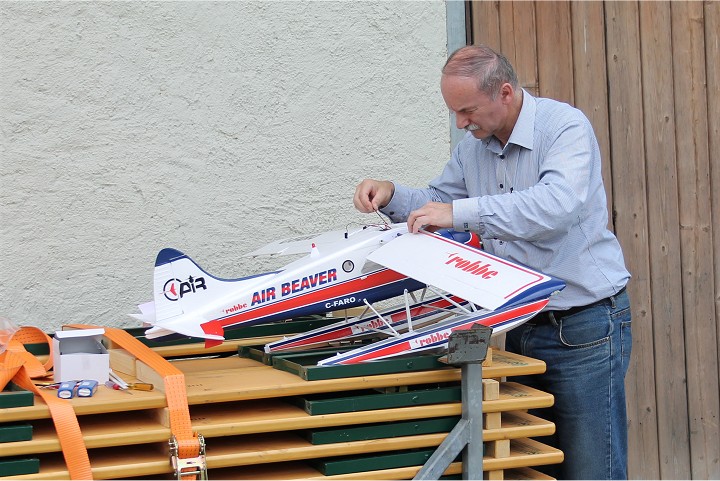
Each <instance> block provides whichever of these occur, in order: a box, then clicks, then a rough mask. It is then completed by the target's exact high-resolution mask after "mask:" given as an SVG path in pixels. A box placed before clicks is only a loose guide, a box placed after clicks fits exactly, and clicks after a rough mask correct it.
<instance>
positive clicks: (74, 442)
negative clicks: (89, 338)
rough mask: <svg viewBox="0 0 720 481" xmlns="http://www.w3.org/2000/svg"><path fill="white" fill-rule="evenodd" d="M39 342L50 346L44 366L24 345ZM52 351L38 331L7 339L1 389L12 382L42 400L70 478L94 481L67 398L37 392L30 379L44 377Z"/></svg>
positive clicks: (0, 366) (0, 364)
mask: <svg viewBox="0 0 720 481" xmlns="http://www.w3.org/2000/svg"><path fill="white" fill-rule="evenodd" d="M39 342H47V343H48V346H49V347H50V356H49V359H48V361H47V362H46V363H45V364H44V365H43V364H41V363H40V361H39V360H38V359H37V358H36V357H35V356H33V355H32V354H30V353H29V352H28V351H27V350H26V349H25V346H24V345H25V344H35V343H39ZM52 349H53V347H52V343H51V341H50V338H49V337H48V335H47V334H45V333H44V332H42V331H41V330H40V329H38V328H36V327H21V328H20V329H19V330H18V331H17V332H15V334H14V335H13V336H12V337H11V338H10V341H9V342H8V345H7V350H6V351H5V352H3V353H2V354H0V390H1V389H4V388H5V386H6V385H7V383H8V382H10V381H12V382H14V383H15V384H17V385H18V386H20V387H21V388H23V389H26V390H28V391H32V392H34V393H35V394H36V395H38V396H40V397H42V398H43V400H44V401H45V404H47V407H48V409H49V410H50V416H51V417H52V420H53V424H55V431H56V432H57V436H58V439H59V441H60V446H61V448H62V453H63V457H64V458H65V464H66V465H67V468H68V472H69V474H70V478H71V479H93V478H92V470H91V468H90V459H89V457H88V453H87V448H86V447H85V441H84V440H83V437H82V433H81V432H80V425H79V424H78V420H77V416H75V411H73V407H72V404H71V403H70V402H69V401H68V400H67V399H60V398H58V397H57V393H56V392H55V391H49V390H43V389H38V388H37V386H35V384H33V382H32V378H36V377H45V376H47V373H48V370H49V369H50V368H51V367H52V364H53V352H52Z"/></svg>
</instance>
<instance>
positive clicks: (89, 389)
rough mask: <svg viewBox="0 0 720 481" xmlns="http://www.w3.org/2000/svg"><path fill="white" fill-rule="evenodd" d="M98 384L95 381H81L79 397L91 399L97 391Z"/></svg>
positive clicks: (78, 387)
mask: <svg viewBox="0 0 720 481" xmlns="http://www.w3.org/2000/svg"><path fill="white" fill-rule="evenodd" d="M97 387H98V382H97V381H93V380H85V381H81V382H80V384H78V386H77V395H78V397H91V396H92V395H93V394H95V391H97Z"/></svg>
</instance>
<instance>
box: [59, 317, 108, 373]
mask: <svg viewBox="0 0 720 481" xmlns="http://www.w3.org/2000/svg"><path fill="white" fill-rule="evenodd" d="M103 334H105V329H78V330H74V331H56V332H55V337H54V339H53V365H54V371H53V372H54V374H53V377H54V379H55V382H62V381H80V380H86V379H87V380H90V379H94V380H95V381H97V382H98V383H100V384H103V383H104V382H105V381H107V380H108V379H110V356H109V354H108V352H107V350H106V349H105V346H103V345H102V342H100V341H101V339H102V336H103Z"/></svg>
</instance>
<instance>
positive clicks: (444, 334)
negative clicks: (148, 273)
mask: <svg viewBox="0 0 720 481" xmlns="http://www.w3.org/2000/svg"><path fill="white" fill-rule="evenodd" d="M290 254H296V255H297V254H306V255H305V256H304V257H302V258H300V259H297V260H295V261H294V262H291V263H290V264H288V265H286V266H285V267H284V268H282V269H280V270H277V271H274V272H267V273H263V274H258V275H254V276H250V277H245V278H241V279H219V278H217V277H214V276H212V275H210V274H208V273H207V272H205V271H204V270H203V269H201V268H200V267H199V266H198V265H197V264H196V263H195V262H194V261H192V260H191V259H190V258H189V257H188V256H186V255H185V254H183V253H182V252H180V251H177V250H175V249H163V250H161V251H160V253H159V254H158V256H157V259H156V262H155V270H154V301H151V302H148V303H145V304H142V305H140V306H138V307H139V309H140V311H141V314H136V315H134V317H136V318H138V319H140V320H142V321H144V322H145V323H147V324H150V325H151V326H152V327H150V328H149V329H148V330H147V331H146V333H145V334H146V337H147V338H148V339H154V340H164V339H171V338H176V337H184V336H189V337H196V338H202V339H205V344H206V347H211V346H213V345H217V344H219V343H221V342H222V341H223V340H224V339H225V337H224V333H225V331H226V330H228V329H234V328H239V327H245V326H249V325H254V324H261V323H270V322H275V321H280V320H286V319H290V318H294V317H298V316H305V315H310V314H322V313H326V312H329V311H335V310H339V309H343V308H349V307H357V306H365V310H364V312H363V313H362V314H361V315H359V316H357V317H353V318H346V319H344V320H342V321H340V322H338V323H335V324H331V325H329V326H325V327H322V328H319V329H315V330H312V331H309V332H306V333H302V334H298V335H295V336H292V337H288V338H284V339H281V340H279V341H276V342H272V343H269V344H267V345H266V346H265V350H266V351H268V352H276V351H282V350H297V349H308V348H312V347H316V346H319V345H323V346H327V345H328V343H331V342H334V341H348V340H350V341H353V340H358V339H363V338H368V337H377V336H382V337H385V339H384V340H381V341H377V342H373V343H371V344H367V345H363V346H360V347H358V348H357V349H352V350H349V351H346V352H342V353H339V354H338V355H336V356H333V357H331V358H328V359H325V360H323V361H320V362H319V363H318V364H319V365H333V364H350V363H356V362H365V361H370V360H377V359H383V358H386V357H392V356H398V355H402V354H406V353H410V352H418V351H427V350H436V349H439V348H442V347H443V346H446V345H447V339H448V337H449V335H450V332H452V331H454V330H458V329H469V328H470V327H472V325H474V324H476V323H480V324H484V325H486V326H489V327H492V328H493V335H496V334H498V333H500V332H504V331H507V330H508V329H511V328H513V327H515V326H517V325H519V324H522V323H523V322H525V321H527V320H528V319H530V318H531V317H532V316H534V315H535V314H537V313H538V312H540V311H541V310H542V309H543V308H544V307H545V306H546V305H547V303H548V302H549V297H550V296H551V295H552V294H553V293H555V292H557V291H559V290H561V289H563V288H564V287H565V284H564V283H563V282H562V281H560V280H558V279H555V278H553V277H550V276H547V275H544V274H542V273H540V272H536V271H534V270H532V269H529V268H527V267H525V266H521V265H519V264H516V263H513V262H510V261H508V260H505V259H501V258H499V257H496V256H493V255H491V254H488V253H486V252H484V251H482V250H481V249H480V243H479V239H478V238H477V236H476V235H475V234H470V233H465V232H457V231H452V230H447V229H443V230H441V231H438V232H434V233H433V232H428V231H421V232H419V233H417V234H411V233H408V230H407V226H406V225H405V224H390V225H388V224H385V225H369V226H364V227H362V228H357V229H354V230H346V231H331V232H326V233H323V234H320V235H317V236H306V237H297V238H292V239H283V240H278V241H275V242H272V243H270V244H268V245H267V246H265V247H263V248H260V249H258V250H256V251H254V252H251V253H249V254H247V255H248V256H261V255H290ZM396 297H398V298H400V297H402V299H403V303H402V305H401V306H396V307H389V308H385V309H377V308H376V306H375V304H376V303H378V301H383V300H386V299H391V298H396Z"/></svg>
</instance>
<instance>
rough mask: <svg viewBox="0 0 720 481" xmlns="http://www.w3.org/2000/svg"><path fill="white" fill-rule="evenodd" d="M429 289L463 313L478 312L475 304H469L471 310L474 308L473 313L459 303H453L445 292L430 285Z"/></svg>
mask: <svg viewBox="0 0 720 481" xmlns="http://www.w3.org/2000/svg"><path fill="white" fill-rule="evenodd" d="M428 289H430V290H431V291H433V292H434V293H435V294H437V295H438V296H440V297H442V298H443V299H445V300H446V301H448V302H449V303H450V304H452V305H454V306H455V307H457V308H458V309H460V310H461V311H463V312H465V313H466V314H472V312H473V311H476V310H477V309H476V308H475V304H473V303H472V302H468V304H470V306H471V308H472V311H470V310H468V309H466V308H465V307H464V306H461V305H460V304H458V303H457V302H455V301H453V300H452V299H450V298H449V297H448V296H447V295H446V294H445V293H443V292H441V291H439V290H437V289H435V288H434V287H433V286H430V285H428Z"/></svg>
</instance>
